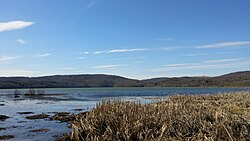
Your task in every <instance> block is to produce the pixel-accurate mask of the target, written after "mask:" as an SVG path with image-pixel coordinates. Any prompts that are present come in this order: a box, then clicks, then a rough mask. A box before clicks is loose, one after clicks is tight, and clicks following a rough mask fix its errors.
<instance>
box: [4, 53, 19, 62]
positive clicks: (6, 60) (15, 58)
mask: <svg viewBox="0 0 250 141" xmlns="http://www.w3.org/2000/svg"><path fill="white" fill-rule="evenodd" d="M21 57H22V56H6V55H4V56H0V63H1V62H2V63H5V62H10V61H14V60H17V59H19V58H21Z"/></svg>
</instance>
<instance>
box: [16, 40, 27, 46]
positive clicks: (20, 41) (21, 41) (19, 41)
mask: <svg viewBox="0 0 250 141" xmlns="http://www.w3.org/2000/svg"><path fill="white" fill-rule="evenodd" d="M16 42H17V43H19V44H22V45H24V44H27V42H26V41H25V40H23V39H17V40H16Z"/></svg>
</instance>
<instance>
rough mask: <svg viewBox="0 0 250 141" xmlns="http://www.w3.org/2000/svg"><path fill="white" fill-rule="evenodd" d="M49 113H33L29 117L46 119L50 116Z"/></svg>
mask: <svg viewBox="0 0 250 141" xmlns="http://www.w3.org/2000/svg"><path fill="white" fill-rule="evenodd" d="M48 117H49V115H47V114H38V115H32V116H27V117H26V118H27V119H30V120H34V119H45V118H48Z"/></svg>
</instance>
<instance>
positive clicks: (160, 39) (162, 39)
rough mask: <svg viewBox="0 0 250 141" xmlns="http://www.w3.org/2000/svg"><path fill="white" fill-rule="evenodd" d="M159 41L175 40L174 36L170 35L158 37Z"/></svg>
mask: <svg viewBox="0 0 250 141" xmlns="http://www.w3.org/2000/svg"><path fill="white" fill-rule="evenodd" d="M156 40H157V41H172V40H174V38H172V37H168V38H158V39H156Z"/></svg>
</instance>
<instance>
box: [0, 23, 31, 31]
mask: <svg viewBox="0 0 250 141" xmlns="http://www.w3.org/2000/svg"><path fill="white" fill-rule="evenodd" d="M33 24H34V22H25V21H11V22H1V23H0V32H4V31H12V30H17V29H23V28H26V27H28V26H31V25H33Z"/></svg>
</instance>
